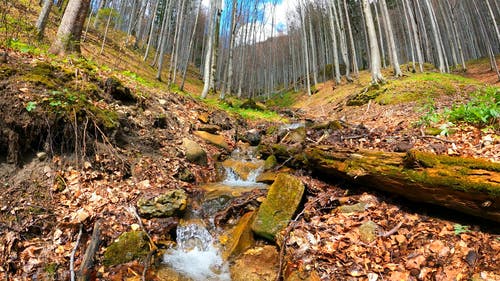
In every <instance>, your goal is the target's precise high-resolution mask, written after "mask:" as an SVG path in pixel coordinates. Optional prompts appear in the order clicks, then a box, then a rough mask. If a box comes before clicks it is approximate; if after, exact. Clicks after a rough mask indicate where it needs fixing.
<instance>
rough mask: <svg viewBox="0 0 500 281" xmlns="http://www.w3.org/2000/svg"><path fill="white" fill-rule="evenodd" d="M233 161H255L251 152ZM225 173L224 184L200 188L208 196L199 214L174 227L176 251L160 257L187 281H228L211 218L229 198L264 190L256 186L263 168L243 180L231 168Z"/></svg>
mask: <svg viewBox="0 0 500 281" xmlns="http://www.w3.org/2000/svg"><path fill="white" fill-rule="evenodd" d="M232 158H233V159H234V160H237V161H240V162H251V161H255V160H254V159H255V158H254V157H253V152H252V151H251V150H250V151H247V150H245V151H242V150H235V152H234V153H233V154H232ZM224 169H225V178H224V180H223V181H221V182H220V183H214V184H209V185H206V186H205V187H203V188H204V189H205V190H206V191H207V195H206V197H205V198H204V199H202V200H201V201H202V202H200V206H201V210H192V211H190V212H189V213H188V214H186V217H187V218H189V219H188V220H187V221H186V222H184V223H181V224H180V225H179V226H178V227H177V239H176V242H177V245H176V247H175V248H172V249H170V250H169V251H168V252H167V253H166V254H165V255H164V257H163V261H164V263H165V264H166V265H167V266H169V267H170V268H172V269H173V270H175V271H176V272H177V273H180V274H182V275H183V276H185V277H187V278H189V279H190V280H194V281H202V280H220V281H230V280H231V276H230V273H229V265H228V263H227V261H225V260H224V259H223V258H222V255H221V251H220V249H219V248H218V243H217V239H216V234H215V232H216V229H215V227H214V225H213V215H214V214H215V213H216V212H217V211H220V210H221V209H223V208H225V207H226V206H227V205H228V204H229V203H230V200H231V198H234V197H237V196H239V195H241V193H242V192H245V191H250V190H252V189H255V188H266V187H267V185H265V184H261V183H257V182H256V179H257V177H258V176H259V174H260V173H261V172H262V170H263V167H258V168H257V169H255V170H252V171H251V172H250V173H249V174H248V176H247V178H246V179H245V180H244V179H242V178H241V177H240V176H238V173H236V172H235V171H234V170H233V169H232V168H231V167H224ZM209 194H211V195H209ZM200 214H204V215H207V216H208V218H207V219H208V222H209V225H208V226H207V225H205V224H204V223H203V222H202V221H201V220H200V219H199V217H200Z"/></svg>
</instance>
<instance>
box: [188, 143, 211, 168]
mask: <svg viewBox="0 0 500 281" xmlns="http://www.w3.org/2000/svg"><path fill="white" fill-rule="evenodd" d="M182 148H183V149H184V153H185V155H186V159H187V160H188V161H189V162H192V163H195V164H198V165H202V166H206V165H207V163H208V157H207V153H206V152H205V150H203V148H201V146H200V145H199V144H198V143H197V142H195V141H192V140H190V139H186V138H185V139H183V140H182Z"/></svg>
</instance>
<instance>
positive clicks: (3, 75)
mask: <svg viewBox="0 0 500 281" xmlns="http://www.w3.org/2000/svg"><path fill="white" fill-rule="evenodd" d="M16 73H17V70H15V69H13V68H12V67H10V66H9V65H0V80H5V79H8V78H9V77H11V76H13V75H15V74H16Z"/></svg>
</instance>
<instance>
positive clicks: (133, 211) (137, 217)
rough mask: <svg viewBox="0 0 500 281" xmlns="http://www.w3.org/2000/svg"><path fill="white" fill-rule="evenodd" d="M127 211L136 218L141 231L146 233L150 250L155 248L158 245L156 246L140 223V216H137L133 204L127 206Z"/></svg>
mask: <svg viewBox="0 0 500 281" xmlns="http://www.w3.org/2000/svg"><path fill="white" fill-rule="evenodd" d="M127 210H128V212H129V213H130V214H132V215H133V216H134V217H135V218H136V219H137V222H138V223H139V226H140V227H141V229H142V231H143V232H144V233H146V236H147V237H148V239H149V243H150V245H151V250H157V249H158V247H156V244H155V242H154V241H153V238H151V235H149V233H148V231H147V230H146V228H145V227H144V224H142V220H141V217H140V216H139V214H138V213H137V211H136V210H135V207H134V206H129V207H128V208H127Z"/></svg>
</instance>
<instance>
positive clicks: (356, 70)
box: [344, 0, 359, 75]
mask: <svg viewBox="0 0 500 281" xmlns="http://www.w3.org/2000/svg"><path fill="white" fill-rule="evenodd" d="M344 10H345V18H346V22H347V30H348V32H349V42H350V46H351V55H352V66H353V71H354V74H355V75H358V74H359V68H358V58H357V54H356V45H355V44H354V36H353V34H352V28H351V20H350V19H349V9H348V7H347V0H344Z"/></svg>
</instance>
